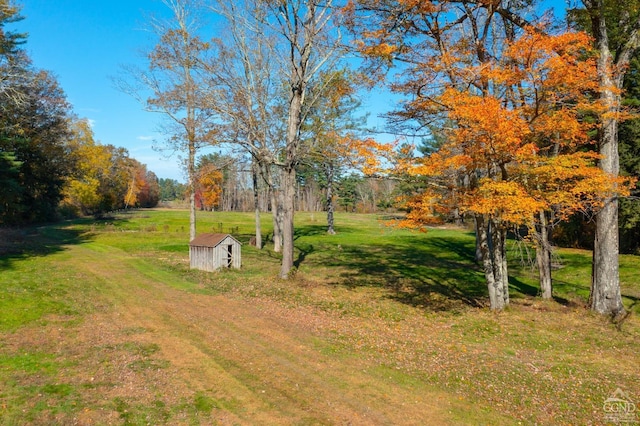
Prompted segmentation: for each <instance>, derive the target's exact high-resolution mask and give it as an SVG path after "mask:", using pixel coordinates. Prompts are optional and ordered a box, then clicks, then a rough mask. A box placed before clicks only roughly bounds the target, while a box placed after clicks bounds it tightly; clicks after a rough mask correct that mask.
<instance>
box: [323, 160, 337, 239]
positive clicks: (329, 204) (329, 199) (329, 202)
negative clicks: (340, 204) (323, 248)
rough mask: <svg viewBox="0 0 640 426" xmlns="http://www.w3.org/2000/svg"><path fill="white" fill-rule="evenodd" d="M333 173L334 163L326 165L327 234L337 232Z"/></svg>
mask: <svg viewBox="0 0 640 426" xmlns="http://www.w3.org/2000/svg"><path fill="white" fill-rule="evenodd" d="M333 174H334V173H333V165H327V166H326V167H325V176H326V178H327V234H331V235H334V234H335V233H336V231H335V229H334V226H333V225H334V220H333V212H334V210H335V206H334V204H333Z"/></svg>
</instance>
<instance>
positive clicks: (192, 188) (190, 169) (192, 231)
mask: <svg viewBox="0 0 640 426" xmlns="http://www.w3.org/2000/svg"><path fill="white" fill-rule="evenodd" d="M187 161H188V164H187V175H188V176H187V179H188V180H189V183H188V184H189V241H191V240H193V239H194V238H195V237H196V165H195V164H196V148H195V142H193V140H189V158H188V159H187Z"/></svg>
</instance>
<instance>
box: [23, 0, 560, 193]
mask: <svg viewBox="0 0 640 426" xmlns="http://www.w3.org/2000/svg"><path fill="white" fill-rule="evenodd" d="M544 4H546V5H555V6H564V4H565V2H564V0H546V1H544ZM22 5H23V7H22V12H21V14H22V15H23V16H24V18H25V19H24V20H22V21H20V22H19V23H17V24H15V25H14V28H13V29H15V30H17V31H21V32H27V33H28V39H27V45H26V49H27V52H28V53H29V56H30V57H31V58H32V60H33V62H34V65H35V66H36V67H38V68H42V69H46V70H49V71H51V72H53V73H54V74H55V75H56V77H57V78H58V81H59V83H60V85H61V86H62V88H63V89H64V91H65V93H66V94H67V97H68V100H69V102H70V103H71V104H72V105H73V109H74V111H75V113H76V114H77V115H78V116H79V117H82V118H87V119H89V120H90V121H91V123H92V125H93V130H94V133H95V137H96V139H97V140H98V141H99V142H101V143H103V144H112V145H115V146H121V147H124V148H126V149H127V150H128V151H129V154H130V155H131V156H132V157H133V158H135V159H137V160H138V161H140V162H142V163H144V164H146V165H147V168H148V169H149V170H151V171H153V172H154V173H155V174H156V175H157V176H158V177H162V178H172V179H177V180H180V181H184V176H183V173H182V171H181V168H180V167H179V165H178V158H177V157H176V156H175V155H174V156H173V157H170V158H166V155H165V154H163V153H160V152H157V151H155V150H153V149H152V144H153V140H154V139H155V140H157V141H160V142H161V141H162V135H161V134H159V133H157V129H158V125H159V123H160V121H159V119H160V117H159V116H158V115H155V114H152V113H149V112H145V111H143V109H142V107H141V105H140V104H139V103H138V102H137V101H135V100H134V99H133V98H132V97H130V96H129V95H126V94H124V93H122V92H120V91H118V90H117V89H116V88H115V87H114V85H113V83H112V80H111V78H112V77H114V76H117V75H118V74H119V73H120V67H121V66H122V65H132V64H137V63H139V62H140V60H141V53H140V52H142V51H144V49H145V47H146V48H147V49H148V48H150V47H151V46H152V45H153V44H154V42H155V39H154V38H153V35H152V34H151V33H150V32H149V31H147V30H146V29H145V28H147V26H146V22H147V21H148V18H149V17H150V16H152V15H153V16H162V15H166V14H167V8H166V6H164V5H163V4H162V2H161V1H160V0H23V1H22ZM391 101H392V100H391V98H390V97H389V96H383V97H382V96H376V97H375V98H370V99H369V101H368V102H366V101H365V104H364V106H365V108H366V109H369V110H371V111H372V113H371V116H370V119H371V120H372V121H373V122H374V123H375V122H377V123H376V124H378V125H381V123H382V121H381V120H377V119H376V115H377V113H379V112H381V111H387V110H389V109H391V105H389V103H390V102H391ZM367 103H368V104H369V105H368V106H367ZM374 123H371V124H374Z"/></svg>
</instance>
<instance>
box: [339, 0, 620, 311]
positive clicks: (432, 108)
mask: <svg viewBox="0 0 640 426" xmlns="http://www.w3.org/2000/svg"><path fill="white" fill-rule="evenodd" d="M499 3H500V2H496V5H493V4H489V3H487V2H475V1H439V2H436V1H434V2H414V1H406V0H404V1H380V0H362V1H361V2H359V3H358V4H354V5H353V6H351V9H350V10H347V12H348V13H351V15H352V17H355V16H357V15H358V12H362V11H363V10H366V11H367V13H370V14H372V15H373V16H374V18H373V20H369V21H368V24H369V25H368V26H367V28H366V29H363V28H360V31H358V32H357V33H358V34H360V35H361V39H360V41H359V47H360V50H361V51H362V52H363V53H365V54H366V55H369V56H370V57H372V58H374V59H375V60H376V62H374V64H377V65H388V64H389V60H391V59H400V60H402V61H403V62H404V63H405V64H409V65H406V66H405V69H404V71H403V73H402V77H401V79H400V81H399V82H396V83H394V84H392V88H393V89H394V90H395V91H397V92H400V93H404V94H409V95H411V96H412V98H411V99H410V100H408V101H406V102H405V103H404V104H403V105H402V109H401V111H399V112H398V113H397V116H398V117H399V118H400V119H402V120H405V121H407V122H412V123H413V125H414V126H415V127H416V128H421V127H424V126H426V125H427V124H430V123H433V122H434V121H437V120H440V122H441V123H451V125H450V126H449V127H448V128H447V129H445V130H444V132H445V134H446V136H447V141H446V143H445V144H444V145H443V146H442V147H441V148H440V149H439V150H438V151H437V152H436V153H434V154H432V155H430V156H429V157H427V158H425V159H424V160H423V161H422V162H421V163H420V164H417V165H414V166H413V167H410V170H411V172H412V173H414V174H419V175H426V176H430V177H431V185H430V187H429V188H428V189H427V190H426V191H425V193H424V194H421V196H420V197H419V198H418V199H416V200H414V202H413V204H412V207H413V210H412V211H411V213H410V214H409V215H408V216H407V220H406V221H405V224H408V225H411V226H416V225H419V224H421V223H424V222H425V221H427V220H430V219H432V218H433V217H434V213H437V212H438V211H443V210H447V209H451V208H453V207H456V208H459V209H460V210H461V211H462V212H464V213H466V214H468V215H471V216H473V217H474V219H475V224H476V231H477V240H478V245H479V249H480V253H481V261H482V267H483V270H484V274H485V278H486V281H487V285H488V290H489V298H490V303H491V308H492V309H496V310H500V309H503V308H504V307H506V306H507V305H508V303H509V288H508V269H507V259H506V245H505V243H506V234H507V230H508V229H509V227H512V226H516V225H517V226H521V225H526V226H528V228H529V229H530V231H532V232H531V233H532V234H533V235H534V236H535V238H534V242H535V243H536V248H537V251H538V264H539V266H540V277H541V280H540V281H541V287H542V294H543V296H545V297H551V280H550V255H549V250H550V245H549V242H548V232H547V231H548V226H549V224H548V218H549V217H550V215H549V212H554V215H555V217H563V216H564V215H566V214H569V213H570V212H573V211H576V210H587V209H592V208H597V207H599V206H601V203H602V199H603V198H604V196H605V195H606V194H607V193H608V192H610V191H612V190H613V188H614V187H615V185H619V188H624V187H625V182H622V181H620V180H616V179H615V177H613V176H609V175H607V174H606V173H603V172H602V171H601V170H599V169H598V168H597V167H595V164H594V160H595V157H594V156H593V155H587V154H584V153H582V152H580V151H578V150H577V148H578V147H580V146H581V145H584V144H587V143H589V138H588V133H587V132H588V130H590V124H588V122H587V121H586V120H584V119H583V117H584V116H585V114H587V113H590V114H598V113H599V112H600V111H598V104H597V102H595V101H594V100H593V99H592V98H591V97H590V94H591V93H594V92H597V91H598V90H599V87H598V84H597V79H596V74H595V61H594V55H593V53H592V51H591V48H590V40H589V39H588V37H587V36H586V35H584V34H582V33H566V34H559V35H555V36H550V35H545V34H544V33H543V31H541V28H538V27H533V26H530V27H527V28H526V29H525V30H524V31H521V32H519V33H518V32H517V31H516V27H515V26H514V25H512V23H511V22H510V21H508V20H500V21H499V20H498V19H497V18H500V17H504V15H503V14H502V13H501V9H500V7H499ZM503 12H504V11H503ZM351 22H353V23H354V28H356V29H358V26H357V20H356V19H352V21H351ZM371 22H375V23H376V25H377V28H375V29H372V28H371V25H370V24H371ZM374 69H380V68H379V67H377V68H374Z"/></svg>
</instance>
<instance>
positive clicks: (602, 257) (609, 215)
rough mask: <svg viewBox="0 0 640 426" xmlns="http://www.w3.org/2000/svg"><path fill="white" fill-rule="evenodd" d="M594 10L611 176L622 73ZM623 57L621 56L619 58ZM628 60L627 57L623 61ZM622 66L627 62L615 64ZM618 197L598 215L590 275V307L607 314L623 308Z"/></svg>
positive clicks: (605, 161) (604, 162)
mask: <svg viewBox="0 0 640 426" xmlns="http://www.w3.org/2000/svg"><path fill="white" fill-rule="evenodd" d="M592 6H595V10H594V12H596V14H593V13H592V14H591V19H592V22H593V24H594V25H593V30H594V37H595V39H596V48H597V49H598V51H599V53H600V55H599V57H598V63H597V68H598V80H599V82H600V87H601V93H600V99H601V101H603V104H604V105H605V107H606V111H607V114H604V115H603V117H602V123H601V129H600V133H599V141H598V142H599V144H600V154H601V155H602V158H601V160H600V167H601V168H602V170H603V171H605V172H606V173H608V174H610V175H612V176H618V173H619V171H620V159H619V156H618V120H617V113H618V112H619V111H620V95H619V94H618V93H616V92H614V88H620V87H621V86H622V76H623V74H622V73H623V71H619V73H620V74H622V75H616V76H615V78H614V76H613V75H612V72H613V71H612V67H613V65H614V64H613V59H612V56H611V51H610V50H609V38H608V34H607V26H606V22H605V14H604V12H603V10H602V7H601V6H602V5H601V4H600V3H598V4H597V5H595V4H594V5H592ZM619 59H620V58H619ZM623 62H626V61H623ZM616 65H619V66H624V65H626V64H625V63H622V64H620V63H619V64H616ZM618 245H619V241H618V198H617V195H616V194H615V192H614V193H612V194H609V196H608V197H607V198H606V199H605V204H604V207H603V209H602V210H601V211H600V212H599V213H598V214H597V216H596V232H595V241H594V249H593V270H592V275H591V294H590V296H589V301H590V305H591V309H592V310H594V311H596V312H598V313H601V314H608V315H618V314H620V313H623V312H624V306H623V305H622V296H621V294H620V275H619V271H618V250H619V247H618Z"/></svg>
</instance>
